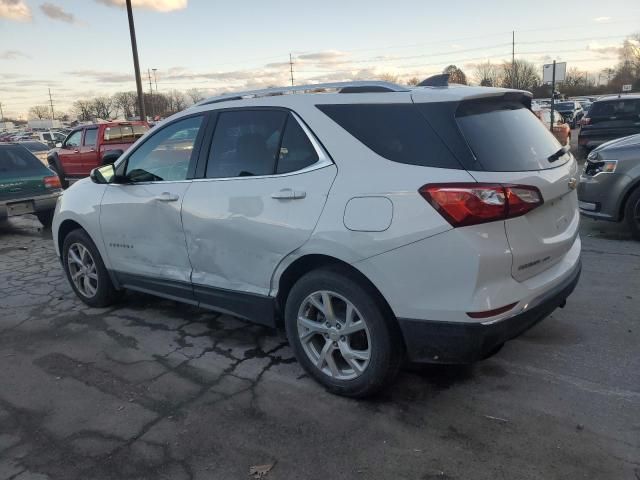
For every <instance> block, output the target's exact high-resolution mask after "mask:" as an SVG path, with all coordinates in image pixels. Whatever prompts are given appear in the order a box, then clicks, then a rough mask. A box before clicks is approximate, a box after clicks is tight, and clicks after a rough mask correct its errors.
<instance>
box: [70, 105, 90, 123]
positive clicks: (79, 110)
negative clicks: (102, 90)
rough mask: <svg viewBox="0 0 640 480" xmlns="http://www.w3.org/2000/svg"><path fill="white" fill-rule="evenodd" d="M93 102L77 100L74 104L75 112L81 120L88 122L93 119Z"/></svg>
mask: <svg viewBox="0 0 640 480" xmlns="http://www.w3.org/2000/svg"><path fill="white" fill-rule="evenodd" d="M92 103H93V102H92V101H91V100H76V101H75V102H73V111H74V113H75V114H76V116H77V117H78V119H79V120H81V121H83V122H86V121H88V120H91V119H92V118H93V105H92Z"/></svg>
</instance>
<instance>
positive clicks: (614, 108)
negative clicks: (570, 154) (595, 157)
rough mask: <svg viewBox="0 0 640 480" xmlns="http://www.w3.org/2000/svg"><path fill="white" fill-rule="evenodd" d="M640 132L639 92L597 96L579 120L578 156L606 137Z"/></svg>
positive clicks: (602, 141) (614, 137)
mask: <svg viewBox="0 0 640 480" xmlns="http://www.w3.org/2000/svg"><path fill="white" fill-rule="evenodd" d="M637 133H640V95H637V94H636V95H608V96H604V97H600V98H599V99H597V100H596V101H595V102H593V105H591V108H590V109H589V115H587V116H586V117H585V118H584V120H583V121H582V128H581V129H580V135H579V136H578V147H579V149H580V155H583V156H586V155H587V153H588V152H589V151H591V150H592V149H593V148H595V147H597V146H598V145H602V144H603V143H605V142H608V141H609V140H614V139H616V138H622V137H626V136H629V135H634V134H637Z"/></svg>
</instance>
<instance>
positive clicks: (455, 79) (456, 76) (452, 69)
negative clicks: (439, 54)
mask: <svg viewBox="0 0 640 480" xmlns="http://www.w3.org/2000/svg"><path fill="white" fill-rule="evenodd" d="M442 73H448V74H449V82H451V83H458V84H460V85H466V84H467V76H466V75H465V73H464V72H463V71H462V69H460V68H458V67H456V66H455V65H449V66H448V67H446V68H445V69H444V70H443V71H442Z"/></svg>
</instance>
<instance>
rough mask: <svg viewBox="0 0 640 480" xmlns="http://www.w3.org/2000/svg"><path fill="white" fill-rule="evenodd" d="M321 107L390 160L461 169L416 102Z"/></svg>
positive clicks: (363, 141)
mask: <svg viewBox="0 0 640 480" xmlns="http://www.w3.org/2000/svg"><path fill="white" fill-rule="evenodd" d="M318 108H319V109H320V110H322V111H323V112H324V113H326V114H327V115H328V116H329V117H331V119H332V120H334V121H335V122H336V123H338V125H340V126H341V127H342V128H344V129H345V130H346V131H347V132H349V133H350V134H351V135H353V136H354V137H355V138H357V139H358V140H360V141H361V142H362V143H363V144H365V145H366V146H367V147H369V148H370V149H371V150H373V151H374V152H375V153H377V154H378V155H380V156H382V157H384V158H386V159H388V160H391V161H394V162H399V163H407V164H410V165H422V166H425V167H439V168H456V169H459V168H461V166H460V163H459V162H458V161H457V160H456V159H455V157H453V155H452V154H451V152H450V151H449V150H448V149H447V147H446V146H445V145H444V143H443V142H442V140H440V138H439V137H438V136H437V135H436V133H435V132H434V131H433V129H432V128H431V126H430V125H429V123H428V122H427V120H426V119H425V118H424V117H423V116H422V114H421V113H420V112H419V111H418V109H417V108H416V106H415V105H414V104H375V105H364V104H352V105H318Z"/></svg>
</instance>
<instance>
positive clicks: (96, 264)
mask: <svg viewBox="0 0 640 480" xmlns="http://www.w3.org/2000/svg"><path fill="white" fill-rule="evenodd" d="M62 264H63V266H64V270H65V273H66V274H67V279H68V280H69V283H70V284H71V288H73V291H74V292H75V293H76V295H78V297H79V298H80V300H82V301H83V302H84V303H86V304H87V305H89V306H90V307H108V306H109V305H111V304H113V303H114V302H115V301H116V300H117V298H118V296H119V292H118V291H117V290H116V289H115V287H114V286H113V283H112V282H111V278H110V277H109V272H107V269H106V267H105V266H104V262H103V261H102V257H101V256H100V253H99V252H98V249H97V248H96V246H95V244H94V243H93V241H92V240H91V238H89V235H87V233H86V232H85V231H84V230H80V229H78V230H73V231H72V232H71V233H69V234H68V235H67V236H66V237H65V239H64V242H63V245H62Z"/></svg>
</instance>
